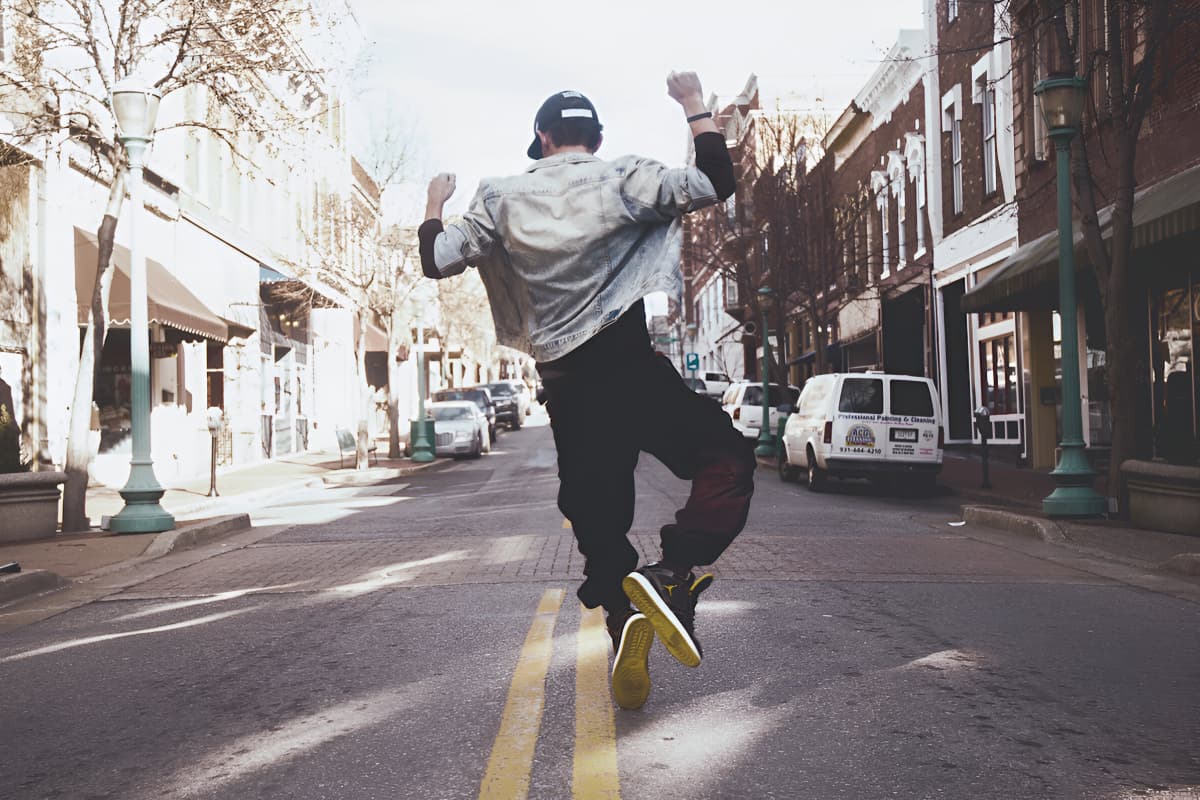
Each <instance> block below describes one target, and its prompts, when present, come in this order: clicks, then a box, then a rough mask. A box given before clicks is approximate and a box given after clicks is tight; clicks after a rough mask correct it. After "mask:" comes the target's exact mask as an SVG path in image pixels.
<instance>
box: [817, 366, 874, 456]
mask: <svg viewBox="0 0 1200 800" xmlns="http://www.w3.org/2000/svg"><path fill="white" fill-rule="evenodd" d="M883 399H884V390H883V378H882V377H877V376H873V375H872V376H863V377H858V376H853V377H850V376H847V377H846V378H843V379H842V389H841V393H840V394H839V396H838V397H837V405H836V406H835V408H836V409H837V411H836V413H835V414H834V416H833V438H832V440H831V441H830V443H829V450H828V457H829V458H837V459H858V460H864V461H878V460H879V459H881V458H882V457H883V448H884V445H885V444H886V443H887V428H886V426H885V425H884V422H883V411H884V408H883V406H884V402H883Z"/></svg>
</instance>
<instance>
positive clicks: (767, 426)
mask: <svg viewBox="0 0 1200 800" xmlns="http://www.w3.org/2000/svg"><path fill="white" fill-rule="evenodd" d="M772 295H774V292H772V291H771V288H770V287H769V286H764V287H762V288H761V289H759V290H758V302H759V304H760V305H761V306H762V403H763V409H762V411H763V415H762V428H761V429H760V430H759V433H758V446H757V447H755V448H754V455H756V456H764V457H767V458H773V457H774V456H775V437H774V436H773V435H772V434H771V352H770V348H771V345H770V341H769V339H770V337H769V336H768V329H767V322H768V319H769V317H768V314H767V312H768V310H769V309H770V303H771V297H772Z"/></svg>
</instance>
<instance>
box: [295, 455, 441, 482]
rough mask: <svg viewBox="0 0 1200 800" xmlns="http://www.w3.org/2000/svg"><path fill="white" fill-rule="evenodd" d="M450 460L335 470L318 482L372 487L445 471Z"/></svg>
mask: <svg viewBox="0 0 1200 800" xmlns="http://www.w3.org/2000/svg"><path fill="white" fill-rule="evenodd" d="M454 463H455V462H454V461H453V460H452V459H448V458H443V459H439V460H437V461H430V462H429V463H428V464H419V465H415V466H410V467H369V468H367V469H346V470H336V471H334V472H331V473H329V474H328V475H322V476H321V477H320V478H319V479H318V482H319V483H322V484H324V485H326V486H372V485H374V484H379V483H386V482H387V481H393V480H396V479H397V478H407V477H409V476H412V475H416V474H417V473H420V472H428V471H430V470H440V469H445V468H446V467H449V466H451V465H453V464H454Z"/></svg>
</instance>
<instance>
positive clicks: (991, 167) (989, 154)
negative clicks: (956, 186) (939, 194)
mask: <svg viewBox="0 0 1200 800" xmlns="http://www.w3.org/2000/svg"><path fill="white" fill-rule="evenodd" d="M982 111H983V193H984V194H985V195H988V194H994V193H995V191H996V89H995V87H993V86H991V85H985V86H984V87H983V103H982ZM960 181H961V179H960ZM960 192H961V189H960Z"/></svg>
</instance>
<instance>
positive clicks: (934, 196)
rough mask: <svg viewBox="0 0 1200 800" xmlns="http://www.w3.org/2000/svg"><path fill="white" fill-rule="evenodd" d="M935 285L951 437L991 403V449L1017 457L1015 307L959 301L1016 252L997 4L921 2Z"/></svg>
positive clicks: (1020, 423)
mask: <svg viewBox="0 0 1200 800" xmlns="http://www.w3.org/2000/svg"><path fill="white" fill-rule="evenodd" d="M925 21H926V31H927V33H928V37H929V41H928V47H929V51H930V53H931V54H933V56H934V57H933V58H930V59H929V61H928V66H927V84H928V86H929V89H930V91H929V103H928V106H927V122H928V128H929V130H930V131H933V134H932V135H931V136H930V139H929V152H930V161H929V165H928V170H929V181H930V195H931V197H930V207H931V212H930V220H931V227H932V239H933V247H934V264H935V266H934V270H933V286H934V290H935V292H936V294H935V297H934V302H935V307H936V315H935V316H936V319H937V330H936V336H937V339H938V343H939V344H938V348H937V351H938V365H937V367H938V368H937V375H938V385H939V386H940V387H941V394H942V404H943V414H944V419H945V420H946V434H947V440H948V441H950V442H965V441H972V440H977V439H978V433H977V432H976V431H975V430H974V427H973V417H972V412H973V410H974V409H975V408H977V407H979V406H981V405H987V406H988V407H989V409H990V410H991V413H992V425H993V432H992V441H993V443H995V444H1001V445H1009V446H1011V447H1013V448H1014V449H1017V450H1019V451H1020V452H1019V455H1024V454H1025V453H1024V450H1025V442H1026V440H1027V436H1026V424H1025V414H1026V409H1027V406H1028V396H1027V394H1026V393H1025V392H1024V391H1023V389H1024V387H1023V386H1022V383H1021V381H1020V376H1021V375H1022V374H1024V362H1023V359H1022V347H1023V345H1024V343H1025V342H1026V340H1027V339H1028V331H1027V330H1026V329H1025V328H1024V327H1023V322H1024V321H1023V320H1022V319H1020V318H1019V316H1018V315H1017V314H1014V313H1013V312H1012V311H1011V310H1008V311H1001V312H995V313H986V314H977V315H965V314H964V313H963V311H962V308H961V301H962V297H963V295H964V294H965V293H966V292H967V291H969V290H970V289H971V288H973V287H974V286H976V285H978V284H979V283H980V282H982V281H984V280H985V279H986V278H987V277H988V276H989V275H990V274H991V273H992V272H993V271H995V270H996V269H997V268H998V267H999V265H1000V264H1001V263H1002V262H1003V261H1004V260H1005V259H1006V258H1008V257H1009V256H1010V255H1011V254H1012V253H1013V251H1014V250H1015V249H1016V247H1017V242H1018V231H1017V212H1016V196H1015V176H1014V174H1015V165H1014V160H1013V138H1012V131H1013V129H1012V73H1011V69H1010V66H1011V60H1012V59H1011V48H1010V45H1009V43H1008V41H1007V37H1006V36H1005V35H1004V34H1005V30H1006V26H1007V24H1008V23H1007V19H1006V18H1005V16H1004V10H1003V9H1002V8H1001V7H999V6H997V5H996V4H993V3H955V2H947V0H926V3H925Z"/></svg>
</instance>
